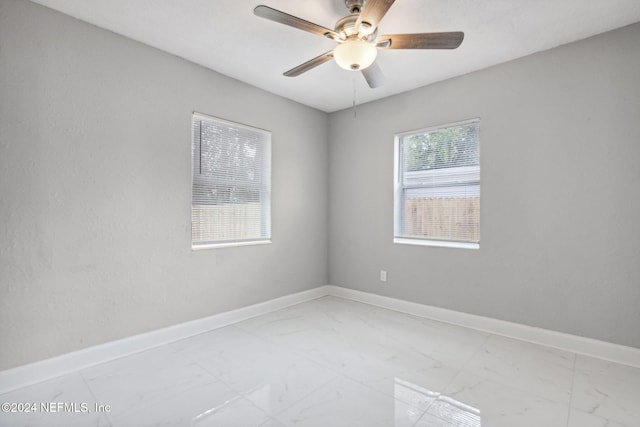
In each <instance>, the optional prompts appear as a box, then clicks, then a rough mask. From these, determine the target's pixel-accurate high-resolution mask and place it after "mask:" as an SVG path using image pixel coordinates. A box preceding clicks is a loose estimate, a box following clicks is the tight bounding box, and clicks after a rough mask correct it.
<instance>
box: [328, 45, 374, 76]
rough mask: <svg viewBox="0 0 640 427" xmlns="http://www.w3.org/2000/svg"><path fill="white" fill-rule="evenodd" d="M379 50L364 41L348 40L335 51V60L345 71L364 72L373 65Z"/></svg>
mask: <svg viewBox="0 0 640 427" xmlns="http://www.w3.org/2000/svg"><path fill="white" fill-rule="evenodd" d="M377 55H378V49H377V48H376V46H375V45H374V44H372V43H368V42H365V41H362V40H357V39H355V40H347V41H346V42H344V43H341V44H339V45H338V46H336V48H335V49H334V50H333V59H335V60H336V63H337V64H338V65H339V66H340V67H342V68H344V69H345V70H353V71H355V70H363V69H365V68H367V67H368V66H369V65H371V64H373V61H375V60H376V56H377Z"/></svg>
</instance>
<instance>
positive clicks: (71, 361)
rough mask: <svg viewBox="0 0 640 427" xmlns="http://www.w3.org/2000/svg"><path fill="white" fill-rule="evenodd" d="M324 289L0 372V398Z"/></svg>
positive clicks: (309, 297)
mask: <svg viewBox="0 0 640 427" xmlns="http://www.w3.org/2000/svg"><path fill="white" fill-rule="evenodd" d="M327 294H328V293H327V289H326V286H320V287H317V288H314V289H310V290H308V291H303V292H298V293H295V294H290V295H285V296H283V297H280V298H276V299H272V300H269V301H265V302H261V303H258V304H254V305H250V306H247V307H242V308H239V309H236V310H231V311H227V312H224V313H220V314H215V315H213V316H209V317H205V318H203V319H197V320H192V321H190V322H185V323H180V324H178V325H174V326H169V327H167V328H163V329H158V330H155V331H151V332H147V333H144V334H140V335H134V336H131V337H127V338H124V339H121V340H117V341H112V342H108V343H105V344H100V345H96V346H93V347H89V348H85V349H82V350H78V351H74V352H72V353H67V354H63V355H60V356H57V357H53V358H50V359H45V360H42V361H38V362H34V363H30V364H28V365H23V366H19V367H17V368H13V369H8V370H5V371H0V394H2V393H6V392H8V391H11V390H15V389H18V388H21V387H25V386H28V385H31V384H35V383H39V382H42V381H46V380H49V379H52V378H55V377H58V376H60V375H64V374H67V373H70V372H74V371H77V370H79V369H84V368H88V367H90V366H93V365H97V364H100V363H104V362H108V361H110V360H114V359H117V358H120V357H124V356H128V355H130V354H134V353H138V352H141V351H144V350H148V349H150V348H153V347H157V346H160V345H164V344H168V343H170V342H174V341H177V340H180V339H183V338H188V337H191V336H194V335H198V334H201V333H204V332H208V331H211V330H213V329H217V328H220V327H223V326H227V325H230V324H232V323H236V322H240V321H242V320H246V319H249V318H251V317H255V316H259V315H261V314H265V313H269V312H271V311H275V310H279V309H282V308H285V307H288V306H291V305H294V304H298V303H301V302H304V301H309V300H312V299H316V298H320V297H323V296H326V295H327Z"/></svg>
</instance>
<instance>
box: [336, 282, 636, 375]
mask: <svg viewBox="0 0 640 427" xmlns="http://www.w3.org/2000/svg"><path fill="white" fill-rule="evenodd" d="M326 288H327V292H328V294H329V295H333V296H336V297H340V298H346V299H350V300H354V301H359V302H363V303H366V304H371V305H375V306H378V307H383V308H388V309H390V310H395V311H400V312H402V313H407V314H413V315H415V316H420V317H426V318H429V319H433V320H438V321H440V322H446V323H451V324H453V325H458V326H464V327H467V328H471V329H476V330H480V331H483V332H489V333H492V334H496V335H502V336H505V337H509V338H515V339H518V340H521V341H527V342H531V343H535V344H540V345H544V346H547V347H554V348H558V349H560V350H566V351H570V352H572V353H578V354H582V355H586V356H591V357H596V358H599V359H605V360H609V361H611V362H616V363H622V364H624V365H630V366H635V367H640V348H635V347H626V346H623V345H618V344H612V343H608V342H605V341H599V340H595V339H592V338H585V337H580V336H577V335H571V334H565V333H562V332H556V331H551V330H548V329H541V328H536V327H533V326H527V325H522V324H519V323H512V322H507V321H504V320H498V319H492V318H489V317H483V316H477V315H474V314H468V313H463V312H460V311H454V310H448V309H445V308H439V307H433V306H429V305H424V304H418V303H415V302H409V301H404V300H400V299H396V298H390V297H385V296H382V295H376V294H372V293H369V292H362V291H357V290H354V289H348V288H342V287H338V286H327V287H326Z"/></svg>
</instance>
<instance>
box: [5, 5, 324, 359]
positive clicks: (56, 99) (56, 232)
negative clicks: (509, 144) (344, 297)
mask: <svg viewBox="0 0 640 427" xmlns="http://www.w3.org/2000/svg"><path fill="white" fill-rule="evenodd" d="M194 110H195V111H199V112H203V113H207V114H210V115H215V116H219V117H222V118H225V119H228V120H233V121H238V122H242V123H246V124H249V125H252V126H257V127H261V128H265V129H269V130H271V131H272V132H273V153H272V156H273V180H272V186H273V198H272V204H273V211H272V217H273V223H272V230H273V244H271V245H262V246H251V247H239V248H226V249H216V250H204V251H197V252H192V251H191V249H190V243H191V242H190V203H191V187H190V186H191V177H190V173H191V164H190V161H191V159H190V154H191V146H190V143H191V133H190V129H191V128H190V126H191V112H192V111H194ZM327 130H328V117H327V115H326V114H324V113H321V112H318V111H316V110H313V109H311V108H307V107H304V106H302V105H300V104H296V103H294V102H291V101H288V100H285V99H283V98H280V97H277V96H275V95H272V94H269V93H266V92H264V91H261V90H258V89H256V88H253V87H250V86H248V85H245V84H243V83H240V82H238V81H235V80H232V79H229V78H227V77H224V76H222V75H219V74H216V73H214V72H212V71H209V70H206V69H204V68H201V67H198V66H196V65H193V64H191V63H189V62H186V61H184V60H181V59H179V58H177V57H174V56H171V55H168V54H166V53H162V52H160V51H158V50H155V49H152V48H150V47H148V46H145V45H142V44H140V43H136V42H134V41H131V40H128V39H126V38H123V37H120V36H118V35H115V34H113V33H110V32H107V31H103V30H100V29H98V28H96V27H93V26H90V25H87V24H84V23H82V22H79V21H76V20H74V19H73V18H70V17H67V16H65V15H62V14H59V13H56V12H53V11H51V10H49V9H46V8H44V7H41V6H38V5H35V4H32V3H30V2H27V1H23V0H18V1H15V0H1V1H0V197H1V203H0V254H1V261H0V349H1V350H0V370H1V369H6V368H11V367H14V366H17V365H21V364H25V363H28V362H32V361H36V360H40V359H43V358H47V357H50V356H55V355H58V354H62V353H65V352H69V351H73V350H76V349H80V348H83V347H87V346H90V345H95V344H99V343H104V342H107V341H111V340H115V339H119V338H123V337H126V336H130V335H133V334H138V333H142V332H145V331H149V330H154V329H158V328H162V327H165V326H168V325H172V324H176V323H180V322H184V321H188V320H191V319H196V318H201V317H204V316H209V315H212V314H215V313H218V312H222V311H226V310H230V309H234V308H238V307H242V306H246V305H249V304H253V303H257V302H260V301H264V300H267V299H271V298H276V297H279V296H282V295H286V294H290V293H294V292H298V291H302V290H305V289H310V288H313V287H316V286H320V285H325V284H327V283H328V272H327V271H328V267H327V253H328V251H327V234H328V233H327V210H326V203H327V189H328V182H327V156H328V146H327V140H328V136H327V132H328V131H327Z"/></svg>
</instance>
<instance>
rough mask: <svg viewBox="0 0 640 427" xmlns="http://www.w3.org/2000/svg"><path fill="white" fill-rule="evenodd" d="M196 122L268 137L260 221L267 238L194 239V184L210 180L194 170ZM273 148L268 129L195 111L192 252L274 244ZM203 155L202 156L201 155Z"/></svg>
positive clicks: (270, 133)
mask: <svg viewBox="0 0 640 427" xmlns="http://www.w3.org/2000/svg"><path fill="white" fill-rule="evenodd" d="M196 120H200V121H209V122H214V123H216V124H220V125H223V126H229V127H232V128H236V129H241V130H248V131H252V132H257V133H261V134H263V135H265V136H266V140H265V141H264V143H263V147H262V149H263V156H262V157H263V159H262V161H263V170H262V173H263V179H264V180H265V181H266V184H265V185H263V187H264V188H263V189H262V190H261V191H266V203H264V202H263V203H261V206H260V211H261V214H260V219H261V224H260V227H261V228H264V229H265V230H266V233H265V234H266V235H265V237H259V238H253V237H252V238H247V239H235V240H218V241H215V240H212V241H203V242H201V243H198V242H197V241H194V239H193V227H194V223H193V206H194V191H193V187H194V183H196V182H206V181H209V180H210V179H207V178H203V177H202V176H201V173H197V174H196V172H195V170H194V156H195V154H194V150H195V135H194V122H195V121H196ZM271 147H272V132H271V131H269V130H266V129H262V128H258V127H255V126H250V125H246V124H243V123H238V122H234V121H231V120H226V119H222V118H220V117H215V116H211V115H208V114H204V113H199V112H197V111H193V112H192V114H191V158H190V161H191V210H190V212H191V217H190V220H191V221H190V222H191V236H192V237H191V250H192V251H199V250H203V249H215V248H225V247H235V246H252V245H263V244H270V243H272V240H271V239H272V233H271V192H272V191H271V190H272V189H271V181H272V171H271V164H272V159H271V155H272V153H271V151H272V149H271ZM200 155H202V154H200Z"/></svg>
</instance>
